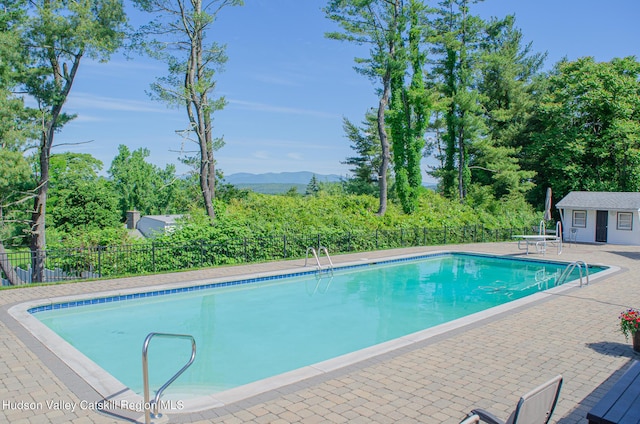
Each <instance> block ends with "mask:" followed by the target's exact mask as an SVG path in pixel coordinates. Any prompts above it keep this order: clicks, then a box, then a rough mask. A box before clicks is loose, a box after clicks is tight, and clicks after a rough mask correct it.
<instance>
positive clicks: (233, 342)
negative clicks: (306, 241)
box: [30, 254, 598, 396]
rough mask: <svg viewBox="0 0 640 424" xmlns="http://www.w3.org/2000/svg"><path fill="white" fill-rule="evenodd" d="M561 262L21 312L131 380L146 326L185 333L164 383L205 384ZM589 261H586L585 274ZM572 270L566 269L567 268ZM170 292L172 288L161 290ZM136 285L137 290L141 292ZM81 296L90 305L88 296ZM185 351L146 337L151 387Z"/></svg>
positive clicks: (302, 361) (258, 285)
mask: <svg viewBox="0 0 640 424" xmlns="http://www.w3.org/2000/svg"><path fill="white" fill-rule="evenodd" d="M565 267H566V264H560V263H552V262H542V261H525V260H517V259H507V258H496V257H490V256H483V255H471V254H438V255H429V256H427V257H422V258H420V259H412V260H402V261H394V262H389V263H378V264H373V265H371V264H370V265H366V266H357V267H350V268H347V269H342V270H341V269H336V271H335V273H334V275H333V276H331V275H328V274H324V273H323V274H322V275H321V277H318V275H317V274H316V273H313V272H311V273H307V274H306V275H298V276H296V275H293V276H289V277H288V278H277V279H267V280H262V279H252V280H245V281H240V282H234V283H233V285H226V284H216V285H212V287H207V288H203V287H191V288H188V289H182V290H175V291H181V292H178V293H170V291H161V292H154V293H149V294H147V295H144V294H142V295H127V296H120V297H117V298H106V299H105V298H103V299H92V300H86V301H81V302H71V303H65V304H56V305H46V306H43V307H39V308H32V309H31V310H30V312H31V313H32V314H33V315H34V316H35V317H36V318H38V319H39V320H40V321H41V322H42V323H44V324H45V325H46V326H48V327H49V328H50V329H52V330H53V331H55V332H56V333H57V334H59V335H60V336H61V337H62V338H64V339H65V340H66V341H67V342H68V343H70V344H71V345H72V346H74V347H75V348H76V349H77V350H79V351H80V352H82V353H83V354H84V355H85V356H87V357H88V358H89V359H91V360H92V361H94V362H95V363H96V364H98V365H99V366H100V367H102V368H103V369H104V370H106V371H107V372H109V373H110V374H111V375H113V376H114V377H115V378H117V379H118V380H120V381H121V382H122V383H123V384H125V385H126V386H128V387H130V388H131V389H132V390H134V391H136V392H138V393H141V392H142V372H141V349H142V343H143V341H144V339H145V337H146V336H147V334H149V333H151V332H165V333H182V334H191V335H193V336H194V337H195V339H196V343H197V356H196V360H195V362H194V364H193V365H192V366H191V368H189V370H187V372H186V373H185V374H184V375H183V376H181V377H180V378H179V379H178V380H177V381H176V382H175V383H174V384H173V385H172V386H171V387H170V388H169V389H168V390H167V393H168V394H169V393H171V392H174V393H181V394H185V393H188V394H190V395H196V396H197V395H202V394H212V393H215V392H219V391H223V390H227V389H229V388H233V387H237V386H240V385H244V384H247V383H250V382H253V381H257V380H260V379H263V378H266V377H270V376H274V375H278V374H281V373H283V372H286V371H290V370H294V369H297V368H301V367H304V366H306V365H310V364H314V363H318V362H321V361H323V360H326V359H329V358H334V357H337V356H339V355H343V354H346V353H349V352H353V351H357V350H360V349H363V348H365V347H368V346H372V345H376V344H379V343H382V342H385V341H388V340H392V339H396V338H398V337H402V336H405V335H407V334H410V333H414V332H417V331H420V330H424V329H427V328H430V327H433V326H436V325H439V324H442V323H445V322H448V321H451V320H454V319H456V318H460V317H463V316H466V315H470V314H472V313H475V312H479V311H483V310H486V309H488V308H491V307H493V306H497V305H501V304H504V303H506V302H510V301H512V300H515V299H519V298H522V297H525V296H528V295H530V294H532V293H535V292H538V291H541V290H545V289H547V288H550V287H553V286H555V284H556V280H557V278H558V276H559V275H560V273H561V272H562V271H563V270H564V269H565ZM597 271H598V269H594V268H591V267H590V269H589V272H590V273H591V274H593V273H595V272H597ZM578 277H579V274H578V271H577V270H576V271H574V275H573V276H572V277H570V278H569V279H567V281H570V280H572V279H575V278H578ZM172 291H174V290H172ZM141 296H146V297H141ZM91 303H93V304H91ZM190 352H191V346H190V343H189V342H187V341H184V340H175V339H174V340H169V339H160V338H158V339H154V340H153V342H152V343H151V346H150V349H149V369H150V377H151V387H152V388H153V387H155V388H157V387H159V386H160V385H161V384H163V383H164V382H165V381H166V380H167V379H168V378H169V377H171V375H172V374H173V373H174V372H175V371H176V370H177V368H179V366H180V365H179V364H181V363H184V362H185V361H186V360H187V359H188V357H189V355H190Z"/></svg>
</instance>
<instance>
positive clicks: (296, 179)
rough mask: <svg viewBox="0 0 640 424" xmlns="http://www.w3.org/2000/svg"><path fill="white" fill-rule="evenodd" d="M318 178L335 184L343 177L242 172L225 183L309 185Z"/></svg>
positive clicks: (296, 173)
mask: <svg viewBox="0 0 640 424" xmlns="http://www.w3.org/2000/svg"><path fill="white" fill-rule="evenodd" d="M314 175H315V176H316V179H317V180H318V181H320V182H323V183H335V182H339V181H340V179H341V177H340V176H339V175H335V174H330V175H322V174H314V173H313V172H307V171H300V172H278V173H275V172H269V173H266V174H249V173H247V172H240V173H237V174H231V175H226V176H225V177H224V180H225V182H227V183H229V184H233V185H238V184H292V185H295V184H304V185H305V186H306V185H307V184H309V181H311V178H312V177H313V176H314Z"/></svg>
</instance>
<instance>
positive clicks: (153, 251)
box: [151, 241, 156, 273]
mask: <svg viewBox="0 0 640 424" xmlns="http://www.w3.org/2000/svg"><path fill="white" fill-rule="evenodd" d="M151 269H152V270H153V272H154V273H155V272H156V242H155V241H152V242H151Z"/></svg>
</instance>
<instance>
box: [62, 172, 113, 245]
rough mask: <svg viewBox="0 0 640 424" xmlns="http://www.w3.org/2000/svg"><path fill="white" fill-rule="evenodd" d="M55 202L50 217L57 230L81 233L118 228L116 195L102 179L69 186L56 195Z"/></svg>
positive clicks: (108, 183) (110, 185)
mask: <svg viewBox="0 0 640 424" xmlns="http://www.w3.org/2000/svg"><path fill="white" fill-rule="evenodd" d="M55 200H56V202H55V204H54V205H53V206H54V207H52V208H51V213H50V217H51V221H52V224H53V225H54V226H55V228H57V229H58V230H61V231H65V232H68V233H82V232H85V231H87V230H92V229H105V228H115V227H118V226H119V225H120V211H119V209H118V198H117V196H116V192H115V191H114V189H113V186H112V184H111V182H109V181H107V180H105V179H104V178H96V179H95V180H91V181H75V182H71V183H70V184H69V185H68V186H67V187H66V188H63V189H59V190H58V191H57V193H56V197H55Z"/></svg>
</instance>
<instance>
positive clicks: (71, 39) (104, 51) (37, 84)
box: [21, 0, 126, 281]
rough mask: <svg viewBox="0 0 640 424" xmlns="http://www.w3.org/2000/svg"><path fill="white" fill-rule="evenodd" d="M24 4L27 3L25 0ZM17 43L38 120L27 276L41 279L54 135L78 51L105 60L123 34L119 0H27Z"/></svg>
mask: <svg viewBox="0 0 640 424" xmlns="http://www.w3.org/2000/svg"><path fill="white" fill-rule="evenodd" d="M25 7H27V6H25ZM27 15H28V19H27V20H26V22H25V23H24V24H23V25H22V28H21V30H22V32H21V45H22V46H25V47H26V49H27V51H28V52H29V56H30V58H29V61H28V64H29V69H28V72H27V76H26V78H25V80H24V83H23V88H24V91H25V92H26V93H27V94H28V95H30V96H31V97H32V98H33V99H35V101H36V102H37V112H38V121H39V122H40V129H39V131H40V135H39V143H38V146H37V156H38V175H37V181H38V183H37V189H36V193H35V197H34V205H33V212H32V216H31V244H30V247H31V250H32V251H33V252H34V258H35V259H34V263H33V279H34V281H43V279H44V250H45V248H46V240H45V214H46V208H47V193H48V189H49V159H50V156H51V148H52V147H53V140H54V135H55V133H56V132H57V131H59V130H60V129H61V128H62V126H63V125H64V124H65V123H67V122H68V121H69V120H71V119H72V118H73V117H72V116H70V115H68V114H66V113H65V112H64V110H63V109H64V104H65V102H66V100H67V97H68V96H69V93H70V92H71V87H72V85H73V83H74V80H75V78H76V75H77V73H78V70H79V68H80V63H81V60H82V58H83V57H85V56H88V57H90V58H92V59H98V60H107V58H108V57H109V56H110V54H111V53H113V52H114V51H115V50H116V49H117V48H118V47H119V46H120V45H121V42H122V40H123V38H124V32H123V30H124V26H125V24H126V16H125V13H124V9H123V5H122V2H121V1H120V0H85V1H82V2H68V1H64V0H34V1H31V2H29V3H28V10H27Z"/></svg>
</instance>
